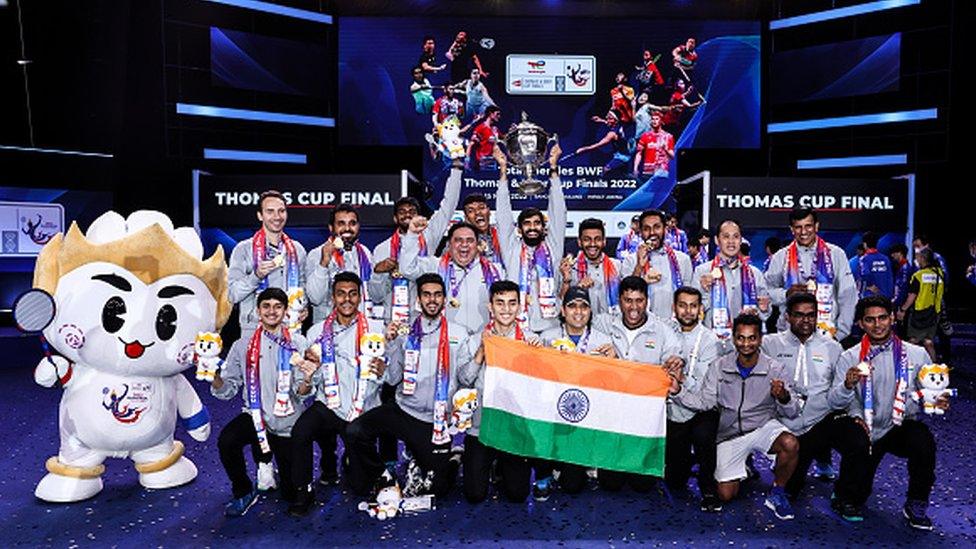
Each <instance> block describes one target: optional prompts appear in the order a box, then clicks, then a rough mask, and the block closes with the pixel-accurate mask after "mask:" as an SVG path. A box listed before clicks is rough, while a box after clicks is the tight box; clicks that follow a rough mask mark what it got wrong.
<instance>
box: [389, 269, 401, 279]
mask: <svg viewBox="0 0 976 549" xmlns="http://www.w3.org/2000/svg"><path fill="white" fill-rule="evenodd" d="M390 276H392V277H393V278H403V275H401V274H400V271H399V270H395V271H393V273H392V274H391V275H390Z"/></svg>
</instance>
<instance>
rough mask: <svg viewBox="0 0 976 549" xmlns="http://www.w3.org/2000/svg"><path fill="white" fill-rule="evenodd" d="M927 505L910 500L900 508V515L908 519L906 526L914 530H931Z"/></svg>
mask: <svg viewBox="0 0 976 549" xmlns="http://www.w3.org/2000/svg"><path fill="white" fill-rule="evenodd" d="M928 507H929V504H928V503H927V502H924V501H919V500H914V499H910V500H908V501H906V502H905V506H904V507H902V513H903V514H904V515H905V518H906V519H908V525H909V526H911V527H912V528H915V529H916V530H931V529H932V519H930V518H929V517H928V515H927V514H926V511H927V510H928Z"/></svg>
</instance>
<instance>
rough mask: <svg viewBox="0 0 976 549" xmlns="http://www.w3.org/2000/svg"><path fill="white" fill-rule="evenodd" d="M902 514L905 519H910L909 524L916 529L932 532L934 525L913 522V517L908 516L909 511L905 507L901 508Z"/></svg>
mask: <svg viewBox="0 0 976 549" xmlns="http://www.w3.org/2000/svg"><path fill="white" fill-rule="evenodd" d="M901 514H902V515H903V516H904V517H905V520H907V521H908V525H909V526H911V527H912V528H914V529H916V530H924V531H926V532H931V531H932V529H933V528H934V526H922V525H921V524H912V519H911V518H909V517H908V511H905V510H904V509H902V510H901Z"/></svg>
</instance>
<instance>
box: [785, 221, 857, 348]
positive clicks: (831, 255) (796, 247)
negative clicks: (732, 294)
mask: <svg viewBox="0 0 976 549" xmlns="http://www.w3.org/2000/svg"><path fill="white" fill-rule="evenodd" d="M790 231H791V232H792V233H793V242H791V243H790V244H788V245H786V246H784V247H782V248H780V249H779V251H777V252H776V253H775V254H774V255H773V258H772V259H770V260H769V268H768V269H767V270H766V284H767V285H768V286H769V295H770V297H771V298H772V299H773V305H776V306H777V307H780V308H782V307H783V306H784V305H785V304H786V298H787V297H788V294H791V293H793V292H796V291H809V292H810V293H813V294H814V295H815V296H816V297H817V303H818V307H817V311H818V316H817V328H818V329H820V330H822V331H825V332H828V333H830V335H831V337H833V338H834V339H836V340H837V341H840V340H842V339H844V338H846V337H847V336H848V335H850V333H851V326H852V324H853V322H852V320H853V318H854V305H855V303H857V283H856V282H855V281H854V275H852V274H851V266H850V264H849V263H848V261H847V254H845V253H844V250H842V249H840V248H838V247H837V246H834V245H833V244H830V243H828V242H825V241H824V239H823V238H821V237H820V236H819V235H818V234H817V233H818V232H819V231H820V222H819V221H817V212H815V211H813V210H812V209H810V208H797V209H795V210H793V211H792V212H790ZM781 310H782V309H781ZM785 316H786V315H781V316H780V319H779V322H778V323H777V328H778V329H780V330H783V329H786V319H785Z"/></svg>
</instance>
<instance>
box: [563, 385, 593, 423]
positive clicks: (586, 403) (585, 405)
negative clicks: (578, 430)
mask: <svg viewBox="0 0 976 549" xmlns="http://www.w3.org/2000/svg"><path fill="white" fill-rule="evenodd" d="M556 411H558V412H559V417H561V418H563V419H565V420H566V421H568V422H570V423H579V422H581V421H583V418H585V417H586V414H587V413H589V411H590V399H589V398H588V397H587V396H586V393H584V392H583V391H580V390H579V389H566V390H565V391H563V394H561V395H559V400H558V401H557V402H556Z"/></svg>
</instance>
